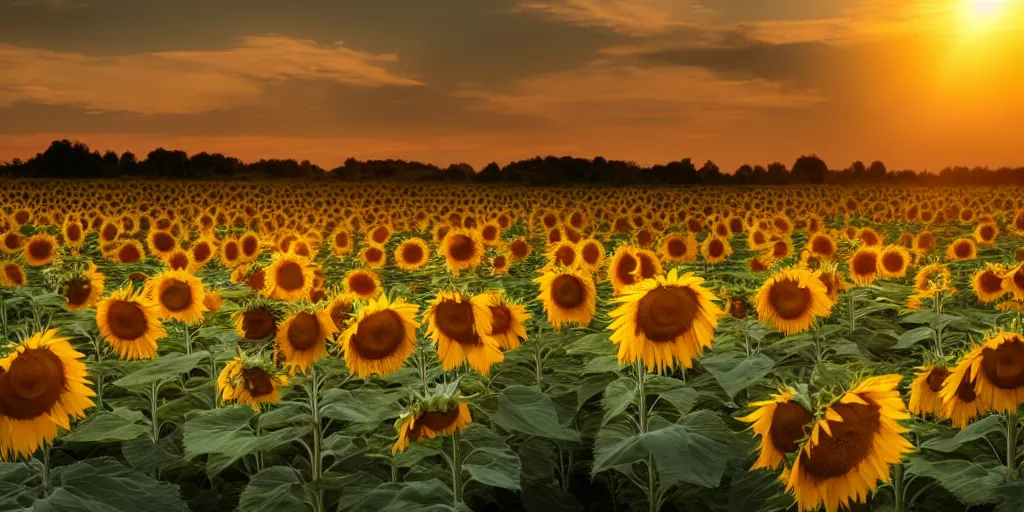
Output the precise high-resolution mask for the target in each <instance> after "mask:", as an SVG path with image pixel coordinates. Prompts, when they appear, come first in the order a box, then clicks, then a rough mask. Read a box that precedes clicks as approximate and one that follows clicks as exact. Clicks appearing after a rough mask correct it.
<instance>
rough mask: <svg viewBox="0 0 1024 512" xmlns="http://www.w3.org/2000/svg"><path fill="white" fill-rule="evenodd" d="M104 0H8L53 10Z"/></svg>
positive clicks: (13, 4) (90, 4)
mask: <svg viewBox="0 0 1024 512" xmlns="http://www.w3.org/2000/svg"><path fill="white" fill-rule="evenodd" d="M99 1H102V0H6V1H5V3H6V4H7V5H10V6H12V7H25V8H37V9H48V10H51V11H67V10H71V9H81V8H84V7H90V6H92V5H94V4H96V2H99Z"/></svg>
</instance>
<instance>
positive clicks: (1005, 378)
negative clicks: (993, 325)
mask: <svg viewBox="0 0 1024 512" xmlns="http://www.w3.org/2000/svg"><path fill="white" fill-rule="evenodd" d="M967 374H969V375H970V376H971V378H972V379H974V392H975V393H977V396H978V402H979V403H980V405H981V406H982V407H984V408H985V409H994V410H995V411H998V412H1004V411H1011V412H1012V411H1016V410H1017V406H1018V405H1019V404H1021V403H1024V336H1022V335H1021V334H1019V333H1015V332H1001V333H999V334H996V335H995V336H992V337H991V338H989V339H987V340H985V341H984V342H983V343H982V344H981V345H979V346H977V347H975V348H974V349H972V350H971V351H970V352H968V353H967V355H965V356H964V357H963V358H962V359H961V360H960V363H959V364H958V365H957V367H956V369H954V370H953V377H952V378H955V377H956V376H962V375H967Z"/></svg>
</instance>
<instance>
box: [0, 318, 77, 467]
mask: <svg viewBox="0 0 1024 512" xmlns="http://www.w3.org/2000/svg"><path fill="white" fill-rule="evenodd" d="M84 357H85V355H84V354H82V353H80V352H77V351H76V350H75V349H74V348H72V346H71V344H70V343H68V338H63V337H59V336H58V330H57V329H50V330H48V331H46V332H40V333H36V334H34V335H32V336H30V337H29V338H27V339H25V340H24V341H22V342H21V343H20V344H19V345H18V346H17V347H15V349H14V351H13V352H11V353H10V354H9V355H7V356H6V357H4V358H3V359H0V411H2V412H3V421H4V425H3V428H0V447H2V451H0V458H2V459H4V460H6V459H8V458H9V457H10V456H11V455H13V456H14V457H29V456H31V455H32V454H33V453H35V451H36V450H37V449H38V448H39V447H40V446H42V445H43V444H44V443H48V442H51V441H52V440H53V439H54V438H55V437H56V436H57V427H63V428H65V429H70V428H71V427H70V424H69V419H70V418H84V417H85V409H87V408H89V407H92V406H93V403H92V400H91V399H90V397H93V396H96V393H94V392H93V391H92V389H90V388H89V385H90V384H91V382H89V380H88V374H87V373H86V367H85V363H84V362H82V361H81V360H82V359H83V358H84Z"/></svg>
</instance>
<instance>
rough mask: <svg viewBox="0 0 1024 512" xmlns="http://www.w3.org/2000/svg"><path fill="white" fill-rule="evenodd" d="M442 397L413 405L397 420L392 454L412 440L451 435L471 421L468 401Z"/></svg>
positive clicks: (406, 446)
mask: <svg viewBox="0 0 1024 512" xmlns="http://www.w3.org/2000/svg"><path fill="white" fill-rule="evenodd" d="M441 398H442V399H441V400H437V399H434V400H431V402H429V403H427V404H423V405H421V406H418V407H413V409H412V410H411V411H409V412H407V413H405V414H403V415H402V416H401V417H400V418H399V419H398V421H396V422H395V430H396V432H397V433H398V440H397V441H395V444H394V446H392V447H391V453H392V454H395V453H398V452H402V451H405V449H406V448H408V447H409V443H415V442H416V441H419V440H420V439H433V438H435V437H437V436H447V435H451V434H452V433H454V432H455V431H456V430H463V429H465V428H466V425H468V424H470V423H472V421H473V417H472V416H471V415H470V412H469V404H468V403H466V402H464V401H461V400H453V399H450V398H448V397H441Z"/></svg>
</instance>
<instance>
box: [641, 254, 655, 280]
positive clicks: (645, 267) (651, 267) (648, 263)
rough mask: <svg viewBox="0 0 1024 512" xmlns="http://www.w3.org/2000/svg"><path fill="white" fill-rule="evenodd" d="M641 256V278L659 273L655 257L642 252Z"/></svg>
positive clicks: (647, 277) (648, 277)
mask: <svg viewBox="0 0 1024 512" xmlns="http://www.w3.org/2000/svg"><path fill="white" fill-rule="evenodd" d="M639 256H640V278H641V279H650V278H652V277H654V275H655V274H657V273H658V267H657V266H656V265H655V262H654V258H652V257H651V256H650V255H649V254H648V253H646V252H642V253H640V254H639Z"/></svg>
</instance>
